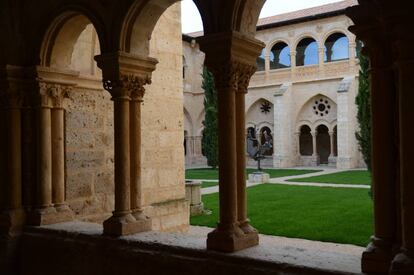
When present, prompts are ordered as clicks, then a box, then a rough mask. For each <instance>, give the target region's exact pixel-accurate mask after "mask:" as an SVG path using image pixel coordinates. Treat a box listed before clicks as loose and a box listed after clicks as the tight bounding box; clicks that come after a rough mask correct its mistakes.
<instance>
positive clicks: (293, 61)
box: [257, 31, 355, 71]
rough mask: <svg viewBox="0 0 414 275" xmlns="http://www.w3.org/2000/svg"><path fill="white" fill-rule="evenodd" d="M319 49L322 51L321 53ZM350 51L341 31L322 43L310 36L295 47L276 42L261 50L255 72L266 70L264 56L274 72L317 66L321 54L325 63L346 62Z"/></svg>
mask: <svg viewBox="0 0 414 275" xmlns="http://www.w3.org/2000/svg"><path fill="white" fill-rule="evenodd" d="M354 43H355V42H354ZM320 49H322V50H323V51H322V53H321V50H320ZM350 51H352V49H350V47H349V38H348V37H347V35H346V34H344V33H342V32H341V31H334V32H333V33H331V34H329V36H327V37H326V38H325V40H323V41H318V40H317V39H315V38H313V37H312V36H307V37H303V38H301V40H300V41H299V42H297V44H296V45H295V44H292V45H289V43H287V42H285V41H277V42H276V43H274V44H273V45H268V46H267V47H266V48H265V49H263V50H262V52H261V54H260V56H259V57H258V58H257V70H258V71H264V70H266V66H265V64H266V62H267V57H266V56H268V59H269V61H268V62H269V64H270V66H269V69H270V70H276V69H286V68H290V67H296V66H297V67H300V66H309V65H317V64H319V62H320V60H321V58H320V56H319V55H321V54H322V55H323V59H322V60H323V62H325V63H328V62H334V61H340V60H346V59H348V58H349V56H350V55H351V54H352V53H351V52H350ZM354 55H355V53H354ZM292 56H295V58H292Z"/></svg>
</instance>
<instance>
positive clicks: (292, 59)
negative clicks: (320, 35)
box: [290, 50, 296, 69]
mask: <svg viewBox="0 0 414 275" xmlns="http://www.w3.org/2000/svg"><path fill="white" fill-rule="evenodd" d="M290 66H291V67H292V69H293V68H295V67H296V50H293V51H291V52H290Z"/></svg>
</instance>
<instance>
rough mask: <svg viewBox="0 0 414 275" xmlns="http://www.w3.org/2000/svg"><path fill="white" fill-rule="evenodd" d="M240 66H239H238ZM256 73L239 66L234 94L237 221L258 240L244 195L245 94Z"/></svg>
mask: <svg viewBox="0 0 414 275" xmlns="http://www.w3.org/2000/svg"><path fill="white" fill-rule="evenodd" d="M239 66H240V65H239ZM255 71H256V67H255V66H249V65H241V66H240V72H237V73H238V74H239V76H238V78H239V81H238V83H237V84H238V90H237V92H236V147H237V148H236V151H237V219H238V222H239V226H240V228H241V230H243V232H244V233H245V234H249V235H250V236H251V237H250V238H251V239H257V240H258V239H259V237H258V233H257V230H255V229H254V228H253V227H252V226H251V225H250V222H249V220H248V218H247V198H246V196H247V194H246V146H247V145H246V130H245V127H246V100H245V97H246V94H247V92H248V86H249V82H250V78H251V77H252V75H253V74H254V72H255Z"/></svg>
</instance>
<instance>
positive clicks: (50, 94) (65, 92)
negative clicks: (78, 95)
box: [37, 80, 72, 108]
mask: <svg viewBox="0 0 414 275" xmlns="http://www.w3.org/2000/svg"><path fill="white" fill-rule="evenodd" d="M71 90H72V87H71V86H69V85H64V84H59V83H52V82H45V81H42V80H40V81H39V95H38V97H37V100H38V103H39V106H40V107H49V108H62V107H63V100H64V99H65V98H68V96H69V93H70V91H71Z"/></svg>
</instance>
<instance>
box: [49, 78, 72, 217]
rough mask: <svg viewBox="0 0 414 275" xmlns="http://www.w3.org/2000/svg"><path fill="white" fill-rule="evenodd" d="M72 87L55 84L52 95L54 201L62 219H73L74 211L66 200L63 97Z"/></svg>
mask: <svg viewBox="0 0 414 275" xmlns="http://www.w3.org/2000/svg"><path fill="white" fill-rule="evenodd" d="M70 90H71V87H69V86H65V85H58V84H57V85H54V86H53V87H52V88H51V91H50V93H51V94H50V96H51V99H52V104H53V108H52V110H51V127H52V203H53V205H54V207H55V208H56V210H57V211H58V214H59V220H60V221H68V220H72V219H73V213H72V211H71V210H70V209H69V207H68V205H67V204H66V200H65V109H64V108H63V99H64V98H65V97H67V96H68V93H69V92H70Z"/></svg>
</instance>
